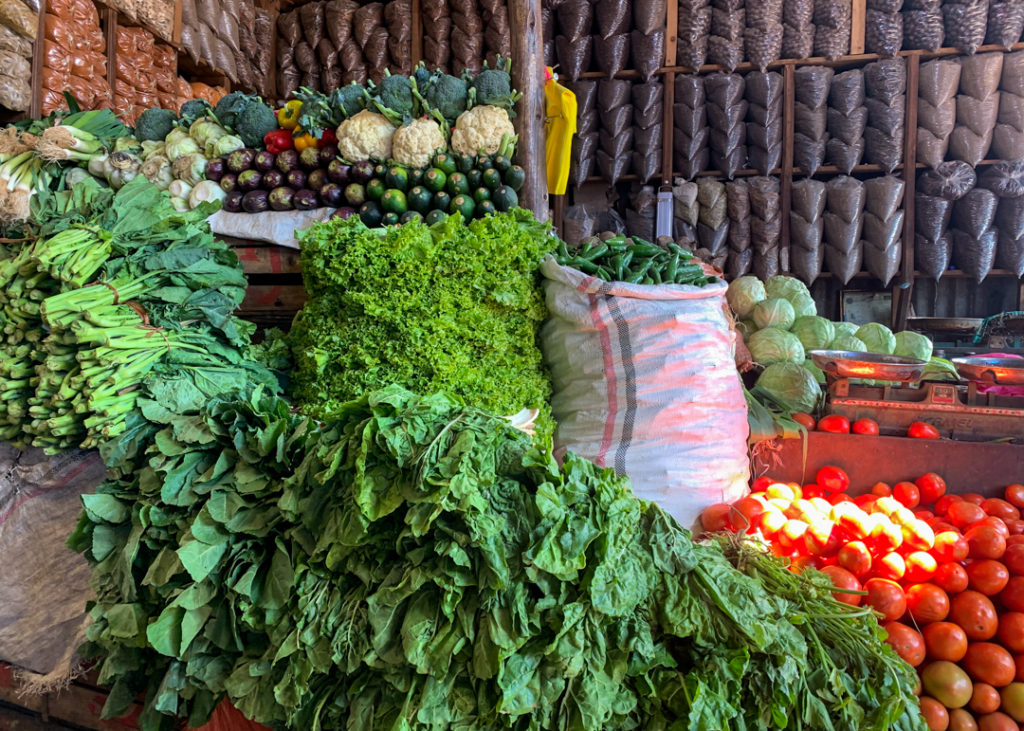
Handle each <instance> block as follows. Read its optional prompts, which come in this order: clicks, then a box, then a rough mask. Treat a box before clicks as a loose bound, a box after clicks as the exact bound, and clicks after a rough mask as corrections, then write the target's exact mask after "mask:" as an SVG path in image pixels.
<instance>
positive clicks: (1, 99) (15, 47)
mask: <svg viewBox="0 0 1024 731" xmlns="http://www.w3.org/2000/svg"><path fill="white" fill-rule="evenodd" d="M38 13H39V7H38V5H35V6H33V8H29V7H27V6H26V5H25V4H24V3H21V2H13V3H6V4H5V5H4V6H3V7H0V63H2V66H0V68H2V69H3V73H0V106H2V107H5V108H7V109H10V110H11V111H14V112H25V111H28V108H29V107H30V106H31V105H32V55H33V53H34V48H33V41H34V40H36V36H37V35H38V32H39V23H38V20H37V18H38V17H39V16H38ZM76 30H78V31H79V32H85V31H86V30H87V29H85V28H78V29H76ZM86 40H87V41H88V42H91V41H92V36H91V34H87V35H86ZM100 40H101V41H102V40H103V36H102V35H101V36H100ZM42 42H43V43H46V42H47V41H45V40H44V41H42ZM102 51H103V49H102V47H101V48H100V52H101V53H102ZM49 88H51V89H52V88H58V89H63V88H66V87H54V86H50V87H49Z"/></svg>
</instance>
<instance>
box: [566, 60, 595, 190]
mask: <svg viewBox="0 0 1024 731" xmlns="http://www.w3.org/2000/svg"><path fill="white" fill-rule="evenodd" d="M597 83H598V82H596V81H584V80H581V81H576V82H573V83H571V84H569V89H571V90H572V92H573V93H574V94H575V95H576V134H575V135H574V136H573V138H572V153H571V157H570V169H569V179H570V180H572V182H573V184H574V185H576V187H577V188H578V187H580V186H581V185H583V184H584V183H585V182H586V181H587V178H589V177H590V176H591V175H592V171H593V169H594V153H595V152H596V150H597V144H598V141H599V135H598V128H599V126H600V121H601V118H600V117H599V116H598V112H597Z"/></svg>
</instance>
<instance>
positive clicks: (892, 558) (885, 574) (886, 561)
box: [874, 552, 907, 581]
mask: <svg viewBox="0 0 1024 731" xmlns="http://www.w3.org/2000/svg"><path fill="white" fill-rule="evenodd" d="M874 573H875V576H876V577H877V578H879V579H889V580H891V581H902V580H903V576H904V575H905V574H906V573H907V562H906V561H905V560H904V559H903V556H901V555H900V554H898V553H896V552H892V553H887V554H885V555H883V556H879V557H878V558H877V559H876V560H875V562H874Z"/></svg>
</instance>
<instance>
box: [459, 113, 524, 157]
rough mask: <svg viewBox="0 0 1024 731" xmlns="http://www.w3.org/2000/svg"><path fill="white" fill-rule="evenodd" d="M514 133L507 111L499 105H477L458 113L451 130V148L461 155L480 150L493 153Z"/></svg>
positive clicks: (472, 153)
mask: <svg viewBox="0 0 1024 731" xmlns="http://www.w3.org/2000/svg"><path fill="white" fill-rule="evenodd" d="M515 134H516V130H515V127H513V126H512V120H511V119H509V116H508V112H506V111H505V110H504V109H502V108H501V107H492V106H487V105H483V106H478V107H473V108H472V109H470V110H469V111H468V112H463V113H462V114H460V115H459V118H458V120H456V122H455V129H454V130H452V149H453V150H455V151H456V152H458V153H460V154H462V155H477V154H480V152H481V151H483V152H486V153H487V154H488V155H493V154H495V153H497V152H498V150H500V149H501V147H502V143H503V142H504V141H505V140H506V139H507V138H512V137H514V136H515Z"/></svg>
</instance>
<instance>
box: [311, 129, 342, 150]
mask: <svg viewBox="0 0 1024 731" xmlns="http://www.w3.org/2000/svg"><path fill="white" fill-rule="evenodd" d="M336 144H338V135H336V134H335V133H334V130H333V129H325V130H324V132H323V134H322V135H320V139H319V140H317V141H316V146H317V147H327V146H328V145H336Z"/></svg>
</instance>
